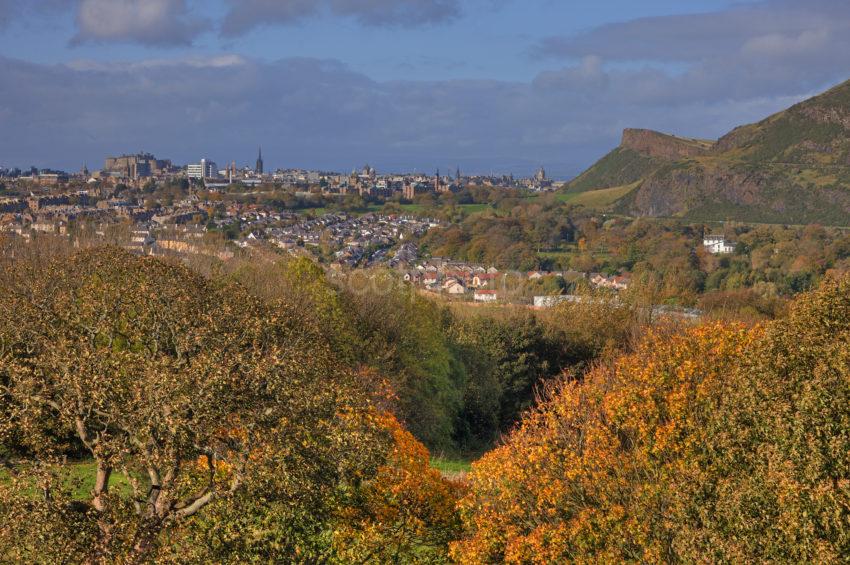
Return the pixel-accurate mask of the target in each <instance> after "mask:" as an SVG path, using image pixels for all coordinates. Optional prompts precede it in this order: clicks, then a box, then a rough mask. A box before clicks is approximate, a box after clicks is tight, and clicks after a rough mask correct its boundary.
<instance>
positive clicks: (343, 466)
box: [0, 243, 850, 563]
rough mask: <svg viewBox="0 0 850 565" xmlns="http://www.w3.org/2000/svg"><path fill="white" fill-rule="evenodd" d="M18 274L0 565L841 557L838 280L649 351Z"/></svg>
mask: <svg viewBox="0 0 850 565" xmlns="http://www.w3.org/2000/svg"><path fill="white" fill-rule="evenodd" d="M14 251H15V254H14V259H9V260H5V261H4V263H3V265H2V271H0V273H2V284H3V288H4V291H5V292H4V294H3V295H2V296H0V441H1V442H2V443H1V444H0V462H2V465H3V467H4V470H3V471H2V472H0V560H2V561H11V562H33V563H55V562H68V563H75V562H89V563H90V562H104V563H107V562H110V563H111V562H123V563H143V562H157V563H169V562H171V563H186V562H223V563H244V562H304V563H315V562H329V563H384V562H398V563H443V562H449V561H455V562H460V563H493V562H511V563H529V562H532V563H552V562H587V563H590V562H593V563H598V562H606V563H615V562H651V563H676V562H694V561H712V562H714V561H718V562H753V561H760V562H761V561H772V562H823V563H831V562H834V563H838V562H842V561H845V560H846V559H847V558H848V556H850V536H848V534H847V532H848V531H850V510H848V508H850V489H848V486H847V485H848V484H850V459H849V458H848V457H850V455H848V454H850V443H848V439H847V430H848V429H850V380H848V375H850V357H848V352H850V348H848V342H850V279H848V278H842V277H832V276H829V275H827V276H826V278H825V282H824V283H823V284H822V285H821V288H820V289H819V290H817V291H815V292H811V293H808V294H804V295H803V296H802V297H801V298H799V299H797V300H796V301H795V302H794V303H793V304H792V305H791V307H790V310H789V312H788V313H787V315H786V314H780V315H779V316H778V318H777V319H776V320H774V321H769V322H765V323H762V324H760V325H755V326H753V325H744V324H741V323H739V322H726V321H711V322H707V323H705V324H702V325H691V326H680V325H667V324H664V325H658V324H655V325H653V326H648V325H647V323H648V322H649V320H646V319H644V318H642V316H641V314H640V312H641V310H640V308H637V307H634V306H633V305H632V304H630V303H629V302H628V301H620V302H618V303H606V302H605V301H601V300H599V301H593V302H590V301H589V302H587V303H585V304H571V305H565V306H563V307H562V309H555V310H552V311H548V312H545V313H538V314H530V313H528V312H524V311H519V310H510V309H493V310H490V309H476V310H472V311H468V310H463V309H448V308H444V307H442V306H440V305H439V304H436V303H433V302H431V301H430V300H428V299H426V298H423V297H422V296H420V295H418V294H416V293H414V292H412V291H411V290H410V289H409V288H407V287H404V286H399V285H397V284H393V282H392V279H391V278H390V277H388V276H387V275H385V274H384V273H381V272H362V273H360V274H358V275H356V276H355V275H352V276H345V277H339V276H336V277H331V278H328V277H327V276H326V275H325V273H324V272H323V271H322V270H321V269H319V268H317V267H316V266H315V265H314V264H313V263H311V262H310V261H307V260H287V261H283V262H281V261H278V260H269V261H264V260H262V259H257V260H255V261H251V262H244V263H243V262H239V261H233V262H230V263H228V264H222V263H218V262H214V261H212V260H210V261H209V262H205V261H204V260H200V259H198V260H196V261H195V262H194V264H193V265H192V266H191V268H189V267H187V266H184V265H180V264H176V263H169V262H162V261H159V260H156V259H151V258H139V257H134V256H130V255H128V254H126V253H124V252H121V251H118V250H114V249H109V248H106V249H87V250H77V251H73V250H67V251H66V250H61V249H40V248H38V245H37V243H36V244H33V245H31V246H29V247H23V248H20V249H15V250H14ZM428 448H431V451H432V452H433V453H434V454H438V455H439V456H433V457H432V456H431V454H430V453H429V449H428ZM480 453H484V455H483V457H481V458H480V459H479V460H478V461H476V462H475V463H473V464H472V466H471V468H470V466H469V465H468V464H467V463H466V462H465V461H466V460H467V459H466V458H464V457H458V455H466V456H467V457H469V456H471V455H476V456H477V455H478V454H480Z"/></svg>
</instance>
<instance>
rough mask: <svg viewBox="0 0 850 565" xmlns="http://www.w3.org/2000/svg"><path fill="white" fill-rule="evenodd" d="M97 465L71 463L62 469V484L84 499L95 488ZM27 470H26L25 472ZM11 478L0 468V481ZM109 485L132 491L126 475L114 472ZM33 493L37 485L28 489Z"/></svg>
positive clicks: (87, 462) (72, 494) (121, 490)
mask: <svg viewBox="0 0 850 565" xmlns="http://www.w3.org/2000/svg"><path fill="white" fill-rule="evenodd" d="M96 471H97V469H96V467H95V464H94V462H92V461H79V462H74V463H69V464H68V465H67V466H65V467H64V468H63V469H62V470H61V471H60V473H61V474H60V478H61V479H62V486H63V487H64V488H65V489H68V490H69V491H70V492H71V496H72V497H73V498H75V499H77V500H83V499H86V498H88V497H89V494H90V493H91V491H92V489H94V478H95V474H96ZM25 472H26V471H24V473H25ZM9 480H10V478H9V474H8V472H7V471H5V470H0V483H8V482H9ZM109 486H110V487H111V488H113V489H115V490H117V491H118V492H120V493H122V494H129V493H130V484H129V483H128V482H127V479H126V478H125V477H124V475H122V474H120V473H113V474H112V477H111V478H110V481H109ZM28 492H31V493H32V494H33V495H35V494H36V492H37V490H36V485H32V487H30V488H29V489H28Z"/></svg>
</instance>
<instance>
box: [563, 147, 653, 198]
mask: <svg viewBox="0 0 850 565" xmlns="http://www.w3.org/2000/svg"><path fill="white" fill-rule="evenodd" d="M661 164H662V161H661V160H660V159H656V158H654V157H649V156H647V155H641V154H640V153H638V152H637V151H635V150H633V149H628V148H625V147H618V148H616V149H614V150H613V151H611V152H610V153H608V154H607V155H606V156H604V157H603V158H602V159H600V160H599V161H597V162H596V164H594V165H593V166H592V167H590V168H589V169H588V170H586V171H585V172H584V173H582V174H581V175H579V176H578V177H576V178H575V179H574V180H573V181H572V182H570V183H569V184H568V185H567V190H568V191H569V192H587V191H591V190H599V189H602V188H613V187H616V186H623V185H627V184H631V183H633V182H635V181H638V180H640V179H642V178H643V177H645V176H646V175H647V174H649V173H650V172H652V171H654V170H655V169H657V168H658V167H659V166H660V165H661Z"/></svg>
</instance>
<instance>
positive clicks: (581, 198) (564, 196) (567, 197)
mask: <svg viewBox="0 0 850 565" xmlns="http://www.w3.org/2000/svg"><path fill="white" fill-rule="evenodd" d="M639 184H640V181H638V182H633V183H632V184H626V185H623V186H615V187H614V188H603V189H601V190H590V191H587V192H562V193H560V194H558V200H560V201H561V202H568V203H570V204H575V205H578V206H585V207H587V208H605V207H607V206H610V205H611V204H613V203H614V202H616V201H617V200H619V199H620V198H622V197H624V196H626V195H627V194H628V193H630V192H631V191H633V190H634V189H635V188H637V186H638V185H639Z"/></svg>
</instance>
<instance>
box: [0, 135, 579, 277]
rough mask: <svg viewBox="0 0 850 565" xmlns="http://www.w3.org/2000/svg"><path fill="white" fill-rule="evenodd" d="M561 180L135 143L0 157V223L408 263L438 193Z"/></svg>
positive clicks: (338, 261)
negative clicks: (281, 164) (76, 164)
mask: <svg viewBox="0 0 850 565" xmlns="http://www.w3.org/2000/svg"><path fill="white" fill-rule="evenodd" d="M562 184H563V183H560V182H554V181H552V180H551V179H549V178H548V176H547V174H546V171H545V170H544V169H543V168H540V170H539V171H537V173H536V174H535V175H534V176H532V177H529V178H515V177H513V176H511V175H503V176H480V175H465V174H464V173H463V172H462V171H461V170H460V169H459V168H455V170H454V171H452V172H451V173H444V172H441V171H439V170H436V171H434V173H433V174H430V175H429V174H423V173H381V172H379V171H377V170H376V169H375V168H374V167H372V166H370V165H364V166H363V167H362V168H360V169H359V170H354V171H351V172H350V173H339V172H328V171H316V170H305V169H296V168H293V169H278V170H275V171H273V172H267V171H266V167H265V159H264V157H263V151H262V148H258V149H257V158H256V161H255V162H254V163H253V165H252V166H251V165H248V166H237V164H236V163H235V162H234V161H231V162H230V163H228V164H226V165H225V166H223V167H222V166H220V165H219V164H217V163H216V162H215V161H213V160H212V159H207V158H202V159H199V160H198V161H197V162H195V163H189V164H187V165H176V164H175V163H174V162H173V161H172V160H171V159H163V158H159V157H157V156H155V155H153V154H151V153H146V152H141V153H137V154H133V155H118V156H109V157H106V158H105V159H104V162H103V167H102V168H100V169H98V170H90V169H89V167H88V166H87V165H84V166H82V167H81V168H80V170H79V171H77V172H66V171H61V170H54V169H36V168H30V169H28V170H21V169H19V168H5V167H0V233H4V234H6V235H8V236H12V237H17V238H22V239H24V240H25V241H32V240H33V239H37V238H39V237H42V236H55V237H60V238H65V239H67V240H68V241H70V242H72V243H73V244H74V245H80V244H81V242H82V241H83V240H88V241H94V242H96V243H99V244H102V243H108V244H112V245H119V246H121V247H124V248H125V249H128V250H130V251H132V252H134V253H138V254H146V255H178V256H187V255H204V254H206V255H213V256H217V257H219V258H221V259H227V258H230V257H233V256H234V253H239V252H240V250H244V251H245V252H251V251H252V250H258V251H262V250H268V251H273V252H277V253H281V252H282V253H287V254H295V255H298V254H307V255H310V256H313V257H316V258H319V259H320V260H322V261H323V262H324V263H326V264H329V265H331V266H335V267H338V268H359V267H371V266H379V265H384V266H387V267H390V268H393V269H399V270H401V271H402V272H405V269H408V268H410V267H411V266H413V265H414V264H420V263H421V260H420V257H419V247H418V245H417V244H415V242H416V241H417V240H418V239H419V238H421V237H422V236H424V235H425V234H426V233H427V232H428V231H429V230H430V229H432V228H434V227H437V226H439V225H440V224H441V222H440V221H439V220H436V219H434V218H430V217H428V213H429V211H432V210H434V209H435V208H434V205H435V203H444V202H445V203H451V202H455V203H456V204H464V203H465V202H466V204H465V205H467V206H474V205H472V204H469V203H468V200H469V197H470V193H469V191H470V189H473V188H475V187H483V188H486V189H487V190H495V191H500V190H502V189H504V190H505V191H506V194H507V193H508V191H513V192H514V193H516V194H520V193H525V194H528V195H532V194H539V193H542V192H549V191H554V190H556V189H558V188H560V187H561V186H562ZM469 272H470V273H471V272H472V270H470V271H469ZM414 279H417V280H418V278H417V277H414ZM419 282H420V284H422V285H423V286H429V285H428V284H426V283H425V281H419ZM436 282H437V281H436V280H435V281H430V283H431V284H430V286H435V284H436ZM441 282H444V281H441ZM437 288H439V287H437Z"/></svg>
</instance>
